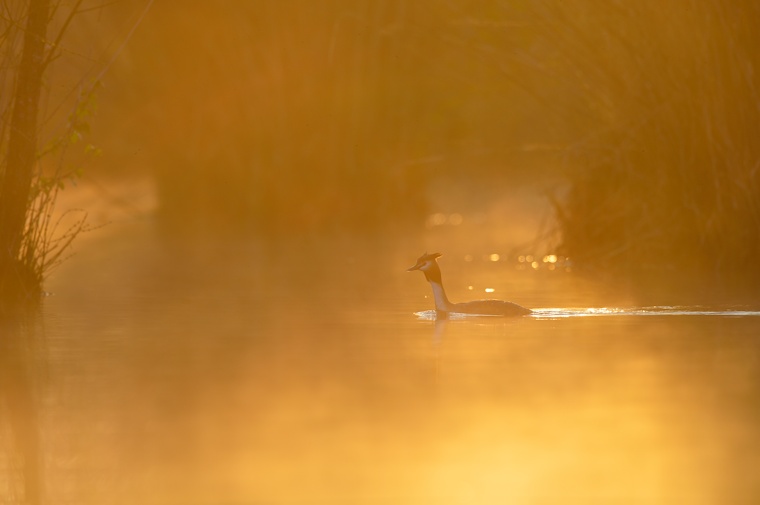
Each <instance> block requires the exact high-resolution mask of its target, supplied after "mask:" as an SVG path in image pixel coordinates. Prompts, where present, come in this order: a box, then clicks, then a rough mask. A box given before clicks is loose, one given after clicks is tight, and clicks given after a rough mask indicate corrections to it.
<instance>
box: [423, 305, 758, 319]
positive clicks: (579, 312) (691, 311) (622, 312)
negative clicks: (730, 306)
mask: <svg viewBox="0 0 760 505" xmlns="http://www.w3.org/2000/svg"><path fill="white" fill-rule="evenodd" d="M532 310H533V313H532V314H530V315H528V316H526V317H531V318H534V319H562V318H569V317H609V316H720V317H760V311H758V310H709V309H700V308H699V307H671V306H656V307H633V308H615V307H591V308H565V307H554V308H543V309H532ZM414 315H415V316H417V318H418V319H422V320H426V321H436V320H438V319H440V318H438V316H437V314H436V311H435V310H423V311H421V312H415V313H414ZM494 318H496V319H502V318H501V316H487V315H482V316H481V315H473V314H457V313H451V314H448V315H447V316H446V319H449V320H472V319H494Z"/></svg>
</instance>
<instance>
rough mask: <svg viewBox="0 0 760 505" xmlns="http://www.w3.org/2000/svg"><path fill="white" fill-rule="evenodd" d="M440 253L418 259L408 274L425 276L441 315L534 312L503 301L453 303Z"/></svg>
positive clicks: (516, 314) (489, 314)
mask: <svg viewBox="0 0 760 505" xmlns="http://www.w3.org/2000/svg"><path fill="white" fill-rule="evenodd" d="M440 257H441V254H440V253H433V254H428V253H425V254H423V255H422V256H420V257H419V258H418V259H417V264H416V265H414V266H413V267H411V268H409V269H407V272H412V271H414V270H420V271H421V272H422V273H423V274H425V279H427V281H428V282H429V283H430V287H432V288H433V298H434V299H435V310H436V312H439V313H441V312H442V313H444V314H448V313H451V312H453V313H456V314H472V315H478V316H524V315H526V314H530V313H531V312H532V311H531V310H530V309H526V308H525V307H521V306H519V305H517V304H516V303H512V302H505V301H503V300H474V301H472V302H461V303H451V302H450V301H449V299H448V297H447V296H446V291H444V289H443V283H442V282H441V268H440V267H439V266H438V262H437V261H436V259H437V258H440Z"/></svg>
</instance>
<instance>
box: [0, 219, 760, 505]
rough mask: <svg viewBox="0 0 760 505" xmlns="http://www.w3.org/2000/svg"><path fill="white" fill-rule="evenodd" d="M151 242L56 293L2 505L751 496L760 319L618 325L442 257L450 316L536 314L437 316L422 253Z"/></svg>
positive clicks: (740, 316)
mask: <svg viewBox="0 0 760 505" xmlns="http://www.w3.org/2000/svg"><path fill="white" fill-rule="evenodd" d="M157 237H158V232H157V231H156V230H153V229H152V227H151V225H150V224H140V225H138V226H135V227H134V228H133V229H132V230H131V231H130V230H127V231H126V232H124V233H123V234H122V235H120V236H119V238H118V239H116V238H111V239H109V240H107V241H100V242H98V243H97V244H96V245H97V247H96V246H95V245H93V246H92V247H88V248H86V249H85V250H82V251H80V253H79V255H77V256H76V257H75V258H74V259H71V260H70V261H69V262H68V263H67V264H66V265H65V266H64V267H62V268H61V269H60V270H59V271H58V272H57V274H56V276H55V277H54V278H53V279H51V282H50V283H49V286H48V288H49V289H50V290H51V291H52V292H53V295H52V296H50V297H47V298H46V299H45V301H44V306H43V309H42V314H41V318H40V321H39V322H38V324H37V325H36V326H35V328H36V330H35V333H34V337H33V345H30V346H26V347H24V348H25V349H26V351H24V353H21V354H23V356H22V357H23V359H21V358H20V361H21V362H23V363H25V367H24V368H23V371H22V372H21V373H20V375H18V376H17V377H16V379H18V378H19V377H21V376H22V375H23V376H31V377H32V378H33V381H31V382H30V383H28V384H26V385H25V386H24V387H22V386H21V382H19V381H18V380H17V381H16V382H15V383H14V384H15V386H14V387H12V388H11V389H13V391H14V392H15V393H16V394H15V396H14V398H17V400H15V401H12V402H7V405H6V410H9V409H10V410H11V411H13V413H15V414H14V415H15V416H16V419H21V421H22V422H17V423H15V424H12V423H6V426H4V427H3V434H4V440H5V441H6V443H4V444H3V446H2V447H3V449H4V451H5V454H6V457H4V458H3V461H4V463H5V466H6V467H7V470H8V471H7V473H6V477H5V479H4V484H3V487H2V488H3V489H5V490H6V491H7V494H8V496H9V499H8V500H7V502H8V503H17V502H18V503H21V502H23V497H24V495H25V491H24V489H23V487H24V482H25V481H26V482H27V484H29V483H31V484H32V485H33V487H35V488H36V489H38V490H39V495H40V497H41V498H40V499H39V500H40V501H41V502H44V503H57V504H58V503H72V504H73V503H77V504H101V503H113V504H121V503H123V504H134V503H141V504H162V505H163V504H220V503H230V504H249V503H250V504H312V503H313V504H364V503H366V504H387V503H396V504H407V503H408V504H444V505H445V504H468V503H480V504H504V503H512V504H544V503H545V504H550V503H551V504H554V503H562V504H568V503H579V504H580V503H582V504H595V503H598V504H610V503H621V504H639V503H641V504H644V503H646V504H653V503H654V504H656V503H662V504H672V503H679V504H708V503H732V504H741V503H747V504H749V503H756V502H757V499H758V498H760V479H758V475H757V468H758V466H759V465H758V464H759V463H760V456H758V454H760V451H758V449H760V432H759V431H758V429H757V426H758V422H759V421H760V411H759V410H760V409H758V405H759V404H758V402H757V399H758V396H759V393H760V381H758V376H759V375H760V362H759V361H758V356H759V354H760V353H759V352H758V349H759V344H758V336H759V335H760V332H759V330H760V317H758V313H757V312H755V311H753V310H752V309H751V308H747V307H738V308H736V307H735V308H731V309H730V310H727V309H726V308H718V309H714V310H713V309H711V308H710V307H697V306H687V307H675V306H667V307H637V306H635V305H627V306H626V305H620V306H614V305H611V306H605V305H603V304H599V303H598V302H599V300H600V298H601V299H604V295H603V294H601V295H600V294H599V293H592V292H591V291H590V290H588V289H587V285H586V284H584V282H585V281H581V280H578V279H576V278H573V277H571V276H570V275H563V276H540V275H536V274H532V273H523V274H519V273H514V274H512V273H507V272H506V271H503V270H494V268H496V267H494V266H493V265H488V264H482V265H479V264H477V263H473V264H472V265H471V266H469V267H467V268H468V269H469V270H467V269H462V267H461V265H460V267H457V265H458V264H460V263H461V262H459V261H457V260H456V258H449V259H447V261H448V263H446V264H445V265H442V268H443V269H444V282H446V283H447V285H448V286H449V290H450V296H451V297H452V298H454V299H456V300H457V301H459V300H464V299H467V298H468V297H477V296H479V295H478V294H477V293H478V290H479V289H480V287H481V286H484V285H486V283H490V284H488V285H489V286H493V287H494V289H495V293H494V296H500V295H501V294H502V293H507V292H509V293H510V298H512V299H513V300H514V301H516V302H519V303H523V304H525V305H527V306H530V307H533V308H538V309H539V310H538V311H537V312H536V314H535V315H533V316H530V317H524V318H518V319H501V318H464V319H457V318H450V319H448V320H440V319H439V320H436V319H435V318H434V317H430V316H431V313H430V312H426V311H430V309H431V306H432V300H431V299H430V297H429V293H428V287H427V285H426V284H425V283H424V280H423V278H422V276H421V275H415V274H410V273H406V272H405V271H404V270H405V268H406V267H408V266H409V265H410V264H411V263H412V262H413V261H414V259H415V258H416V256H418V255H419V251H416V250H415V251H407V250H395V249H394V250H389V249H388V248H387V247H386V248H385V249H383V248H382V247H381V248H380V249H378V247H377V244H373V245H372V246H371V247H370V246H368V247H366V248H365V247H361V246H357V245H356V244H354V245H353V246H352V247H347V248H342V249H341V254H335V252H334V250H326V251H319V250H314V249H309V250H298V249H297V248H294V247H292V245H291V246H290V247H282V248H280V247H278V246H273V245H271V244H269V245H266V246H264V245H261V244H257V243H250V242H245V241H241V242H239V243H225V244H219V243H217V244H206V245H205V246H202V247H199V246H197V244H196V246H194V247H187V244H185V245H182V246H177V245H176V244H170V243H166V242H165V241H161V240H158V238H157ZM371 251H375V252H371ZM458 268H459V269H460V270H458ZM499 268H501V267H499ZM484 279H487V281H486V280H484ZM471 285H474V289H473V290H469V289H468V288H469V286H471ZM584 286H586V287H584ZM505 296H506V295H505ZM584 300H585V301H587V303H583V302H584ZM21 354H20V355H21ZM5 387H6V388H8V386H5ZM6 394H7V393H6ZM19 398H20V399H19ZM22 425H23V426H26V427H27V428H26V429H21V428H19V426H22ZM24 461H31V462H33V463H34V464H26V465H24V464H23V462H24ZM35 462H36V463H35ZM26 494H27V496H31V497H32V498H33V497H34V494H33V493H32V494H30V493H29V491H28V490H27V492H26Z"/></svg>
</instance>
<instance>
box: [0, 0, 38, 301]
mask: <svg viewBox="0 0 760 505" xmlns="http://www.w3.org/2000/svg"><path fill="white" fill-rule="evenodd" d="M49 19H50V0H30V1H29V11H28V14H27V18H26V29H25V32H24V47H23V50H22V53H21V63H20V65H19V68H18V74H17V78H16V89H15V93H14V100H13V110H12V113H11V119H10V128H9V133H8V157H7V161H6V166H5V171H4V172H3V173H1V174H0V175H1V176H2V179H1V180H0V296H2V295H7V294H9V290H10V291H16V289H14V286H17V285H18V284H19V282H18V281H19V279H23V280H28V275H26V273H25V272H24V271H23V268H22V265H21V263H20V261H19V257H18V256H19V251H20V250H21V244H22V240H23V236H24V227H25V224H26V213H27V209H28V207H29V192H30V190H31V185H32V176H33V173H34V166H35V162H36V160H37V113H38V109H39V102H40V92H41V89H42V73H43V71H44V69H45V37H46V34H47V25H48V21H49ZM23 280H22V284H23ZM20 287H22V288H26V289H24V290H27V289H28V288H32V289H34V288H35V286H20ZM36 288H37V289H39V286H36Z"/></svg>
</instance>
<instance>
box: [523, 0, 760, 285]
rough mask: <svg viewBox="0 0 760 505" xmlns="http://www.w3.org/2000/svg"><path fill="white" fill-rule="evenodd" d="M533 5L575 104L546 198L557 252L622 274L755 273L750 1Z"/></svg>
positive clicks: (759, 272) (758, 270) (758, 127)
mask: <svg viewBox="0 0 760 505" xmlns="http://www.w3.org/2000/svg"><path fill="white" fill-rule="evenodd" d="M535 5H536V6H537V7H536V11H535V15H536V18H537V19H538V20H540V23H541V28H540V34H541V37H540V39H541V41H542V43H544V44H546V47H548V48H550V50H549V51H547V52H548V53H549V54H554V55H555V56H556V57H555V59H553V60H552V61H551V62H550V63H544V64H542V66H541V70H542V71H543V72H544V73H545V74H546V75H548V76H549V77H551V78H553V79H556V80H557V81H561V82H563V83H564V84H563V85H564V86H566V87H567V88H569V89H572V91H573V93H574V95H575V96H577V97H578V98H579V100H578V101H576V102H574V103H573V104H572V105H571V106H572V107H573V108H574V109H576V110H577V108H578V106H579V105H580V107H581V108H582V109H584V110H585V112H586V114H585V115H586V116H587V117H586V118H582V119H579V117H578V116H575V120H576V121H577V122H578V124H580V125H582V127H581V128H579V131H582V132H583V136H582V137H581V138H580V139H579V140H576V141H575V142H574V143H572V144H571V145H570V146H569V147H568V148H567V149H566V151H565V154H566V156H565V165H566V168H567V176H568V178H569V180H570V183H571V189H570V191H569V194H568V195H567V197H566V198H564V199H558V200H557V202H556V208H557V214H558V217H559V223H560V227H561V233H562V236H563V247H564V252H565V253H566V254H567V255H569V256H570V257H571V258H573V260H574V261H575V262H576V264H577V265H579V266H581V267H583V268H586V269H596V270H604V271H616V272H618V273H622V274H625V275H627V276H631V277H632V276H652V277H659V278H665V279H667V280H668V281H670V282H681V281H683V280H684V279H685V278H687V277H696V278H698V279H701V280H702V281H709V280H712V281H715V282H717V283H724V284H726V285H729V284H732V283H733V282H734V281H741V282H743V283H744V282H748V283H749V284H752V283H754V284H755V285H756V283H757V282H758V281H760V262H758V260H757V256H758V252H760V142H758V139H760V83H758V74H757V72H758V71H759V70H760V52H758V50H757V48H758V47H760V45H759V43H760V30H759V29H760V4H757V3H755V2H732V3H726V2H719V1H701V0H679V1H674V2H666V3H662V2H657V1H653V0H642V1H637V2H572V3H567V2H540V3H536V4H535ZM546 47H545V48H542V51H546ZM547 52H542V61H543V62H546V54H547ZM564 96H565V97H567V96H568V95H567V94H565V95H564ZM555 105H556V106H557V107H558V108H563V107H566V108H567V107H570V105H569V104H567V103H566V102H563V101H562V100H559V101H557V102H555Z"/></svg>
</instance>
